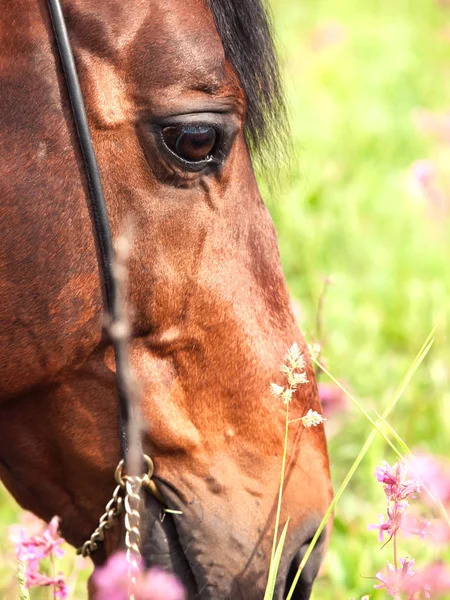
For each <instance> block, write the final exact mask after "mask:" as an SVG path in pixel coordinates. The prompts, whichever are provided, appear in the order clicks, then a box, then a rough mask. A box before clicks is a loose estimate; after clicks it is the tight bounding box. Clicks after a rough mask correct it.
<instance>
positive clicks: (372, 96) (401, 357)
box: [270, 0, 450, 600]
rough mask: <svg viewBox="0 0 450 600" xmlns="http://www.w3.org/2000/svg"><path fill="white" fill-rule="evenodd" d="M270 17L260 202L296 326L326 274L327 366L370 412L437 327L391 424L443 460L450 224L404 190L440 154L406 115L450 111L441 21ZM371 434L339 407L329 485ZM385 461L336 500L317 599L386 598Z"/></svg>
mask: <svg viewBox="0 0 450 600" xmlns="http://www.w3.org/2000/svg"><path fill="white" fill-rule="evenodd" d="M275 14H276V21H277V25H278V31H279V37H280V47H281V51H282V53H283V54H284V56H285V63H286V66H285V71H286V79H287V84H288V95H289V101H290V111H291V116H292V131H293V140H294V141H293V145H294V148H293V157H292V167H291V170H290V173H289V175H288V176H286V177H285V178H283V180H282V181H281V182H280V184H281V185H280V189H281V193H280V194H279V195H277V194H273V196H274V198H273V200H271V202H270V207H271V210H272V214H273V217H274V220H275V223H276V226H277V228H278V231H279V236H280V248H281V255H282V260H283V265H284V269H285V273H286V275H287V278H288V282H289V286H290V289H291V292H292V294H293V296H294V297H295V298H297V299H298V300H299V302H300V304H301V308H302V313H303V317H302V321H301V325H302V328H303V330H304V332H305V334H306V335H307V337H309V338H310V339H313V338H314V337H315V336H316V331H315V320H316V319H315V317H316V311H317V305H318V299H319V295H320V292H321V290H322V287H323V276H328V275H332V276H333V279H334V284H333V285H332V286H331V287H330V288H329V290H328V293H327V296H326V302H325V310H324V313H323V329H324V333H325V335H326V344H325V356H326V359H327V362H328V365H329V368H330V370H331V372H332V373H333V374H334V375H335V376H337V377H338V378H339V379H341V380H343V381H345V382H346V385H347V386H348V387H349V388H350V390H352V392H354V394H355V395H356V396H357V397H358V398H359V399H360V400H362V403H363V405H364V408H365V409H366V410H367V411H368V412H371V414H372V416H373V413H372V411H373V410H374V409H375V410H378V412H380V413H381V412H382V410H383V408H384V407H385V406H386V404H387V402H388V399H389V398H390V397H391V396H392V394H393V391H394V389H395V387H396V386H397V385H398V383H399V382H400V380H401V379H402V377H403V375H404V374H405V372H406V371H407V369H408V367H409V365H410V363H411V362H412V360H413V358H414V356H415V354H416V352H417V351H418V349H419V348H420V346H421V345H422V342H423V340H424V339H425V338H426V336H427V335H428V333H429V331H430V330H431V328H432V327H433V325H435V324H436V323H437V324H438V327H437V334H436V341H435V344H434V346H433V348H432V350H431V352H430V355H429V356H428V357H427V359H426V360H425V363H424V365H423V366H422V367H421V368H420V369H419V371H418V373H417V374H416V376H415V377H414V379H413V381H412V383H411V384H410V385H409V387H408V388H407V390H406V393H405V394H404V396H403V397H402V399H401V400H400V402H399V404H398V406H397V408H396V409H395V411H394V412H393V413H392V415H391V416H390V419H389V422H390V424H391V425H392V426H393V427H394V428H395V429H396V430H397V431H398V433H399V434H400V435H401V437H402V438H403V439H404V440H405V442H406V443H407V444H408V445H409V446H410V447H413V448H414V447H416V448H417V447H419V448H423V449H426V450H429V451H431V452H433V453H438V454H444V455H447V456H448V455H449V454H450V420H449V419H448V416H447V415H448V414H449V413H450V392H449V390H450V386H449V379H450V372H449V367H448V365H449V364H450V347H449V344H448V341H447V336H448V318H449V311H448V298H449V294H448V292H449V287H450V273H449V269H448V266H447V265H448V264H449V259H450V244H449V241H448V240H450V236H449V235H448V234H449V233H450V231H449V229H450V228H449V226H448V223H445V222H444V223H442V222H437V221H435V220H433V219H432V218H430V217H429V215H428V214H427V212H426V210H424V208H425V207H424V206H422V205H420V204H417V203H416V202H414V201H412V199H411V198H410V197H409V196H408V194H407V193H406V186H405V181H406V175H407V172H408V168H409V166H410V165H411V163H412V162H413V161H415V160H417V159H420V158H431V159H436V160H439V157H440V155H441V154H442V150H440V149H439V148H438V146H437V144H436V143H435V142H434V141H432V140H430V139H427V138H426V137H424V135H423V134H422V133H420V132H418V131H417V130H416V127H415V125H414V120H413V117H414V114H415V111H416V110H417V109H418V108H422V107H423V108H428V109H430V110H445V109H448V108H449V107H450V80H449V78H448V76H447V75H446V74H447V73H448V70H449V69H450V41H449V40H448V37H447V40H446V39H445V35H444V33H443V32H444V28H445V25H446V24H447V26H450V12H446V11H443V10H442V9H440V8H439V7H437V6H436V5H435V4H434V3H433V2H431V1H427V0H421V1H418V0H417V1H415V2H413V1H409V2H407V1H405V0H404V1H401V0H399V1H397V2H395V3H393V2H388V1H383V0H379V1H377V2H375V1H370V0H369V1H368V2H364V3H362V2H358V1H357V0H324V1H322V2H319V1H313V2H295V3H294V2H292V1H289V0H277V1H276V2H275ZM328 22H337V23H339V24H340V25H341V26H342V28H343V31H344V34H345V39H344V41H342V42H341V43H339V44H336V45H334V46H329V47H327V48H323V49H322V50H321V51H318V50H317V49H314V48H313V46H312V44H311V39H312V32H313V31H314V30H316V29H317V28H318V27H321V26H323V25H324V24H326V23H328ZM447 36H448V34H447ZM275 196H276V197H275ZM324 380H325V378H324ZM370 429H371V426H370V424H369V423H368V422H367V421H366V420H365V419H364V418H363V417H361V416H360V415H359V414H358V413H357V411H356V410H355V409H351V411H350V414H349V415H346V416H345V419H343V420H342V424H341V429H340V431H339V433H338V434H336V435H335V436H334V437H332V438H331V439H330V440H329V450H330V459H331V468H332V475H333V481H334V483H335V487H336V489H337V488H338V486H339V485H340V483H341V482H342V480H343V479H344V477H345V475H346V473H347V471H348V469H349V467H350V466H351V464H352V462H353V460H354V459H355V458H356V456H357V455H358V453H359V450H360V448H361V446H362V444H363V442H364V440H365V439H366V437H367V435H368V433H369V431H370ZM382 459H387V460H394V456H393V454H392V452H391V451H390V450H389V449H388V448H387V445H386V444H385V443H384V442H383V441H382V440H381V439H380V437H379V436H377V438H376V440H375V442H374V444H373V446H372V448H371V450H370V452H369V454H368V455H367V457H366V458H365V460H364V461H363V463H362V465H361V467H360V469H359V470H358V471H357V473H356V475H355V478H354V479H353V480H352V482H351V484H350V486H349V488H348V489H347V491H346V492H345V494H344V496H343V498H342V500H341V502H340V503H339V504H338V507H337V511H336V518H335V527H334V535H333V539H332V543H331V547H330V550H329V552H328V556H327V560H326V564H325V567H324V575H323V577H322V578H321V579H319V580H318V582H317V585H316V588H315V592H314V598H315V600H331V599H332V598H333V599H334V598H339V599H341V598H343V599H345V598H350V597H352V596H355V597H356V598H359V597H361V595H362V594H364V593H370V594H373V595H372V596H371V597H372V598H374V599H375V598H383V597H386V596H385V595H384V594H383V593H382V592H374V590H373V583H374V582H373V580H370V579H366V578H365V577H370V576H373V575H375V573H376V572H377V571H378V570H380V569H381V568H382V567H383V566H384V564H385V561H386V560H387V559H391V552H390V550H389V548H385V549H384V550H383V551H381V550H380V545H379V544H378V543H377V542H376V539H375V536H374V534H373V532H368V531H367V524H368V523H371V522H377V515H378V513H382V512H384V500H383V492H382V490H381V489H380V486H379V484H377V483H376V482H375V480H374V477H373V472H374V470H375V468H376V466H377V464H378V463H379V462H380V461H381V460H382ZM403 549H404V552H408V553H410V554H412V555H414V556H416V555H417V564H418V566H420V559H422V560H423V561H425V557H427V560H429V559H430V557H431V556H434V555H435V553H434V552H433V551H428V550H427V549H426V548H422V546H421V545H420V544H416V543H414V542H412V541H411V542H410V541H406V542H405V543H404V544H403ZM427 553H428V554H427ZM446 558H447V560H448V559H449V554H448V552H447V555H446Z"/></svg>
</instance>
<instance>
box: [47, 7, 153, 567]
mask: <svg viewBox="0 0 450 600" xmlns="http://www.w3.org/2000/svg"><path fill="white" fill-rule="evenodd" d="M48 6H49V11H50V15H51V20H52V25H53V32H54V35H55V39H56V43H57V46H58V50H59V55H60V58H61V64H62V68H63V71H64V76H65V80H66V85H67V91H68V95H69V99H70V104H71V107H72V115H73V119H74V122H75V126H76V130H77V134H78V140H79V143H80V149H81V153H82V156H83V162H84V167H85V172H86V178H87V182H88V187H89V193H90V197H91V209H92V215H93V220H94V229H95V236H96V241H97V245H98V254H99V261H100V271H101V273H102V276H103V291H104V299H105V304H106V310H107V313H108V315H109V318H110V330H113V329H114V325H115V324H117V323H120V321H121V317H122V311H123V309H122V308H121V306H122V305H121V298H120V290H119V288H118V282H117V279H116V276H115V272H114V260H115V254H114V248H113V241H112V236H111V228H110V225H109V219H108V211H107V209H106V203H105V196H104V193H103V186H102V182H101V178H100V172H99V169H98V163H97V158H96V155H95V151H94V147H93V144H92V138H91V133H90V130H89V124H88V120H87V116H86V109H85V106H84V101H83V93H82V91H81V87H80V82H79V79H78V74H77V68H76V65H75V60H74V57H73V53H72V48H71V45H70V40H69V36H68V33H67V27H66V23H65V19H64V14H63V11H62V8H61V4H60V0H48ZM109 337H110V340H111V343H112V346H113V348H114V356H115V363H116V383H117V392H118V396H119V433H120V446H121V453H122V460H121V461H120V463H119V464H118V466H117V468H116V473H115V479H116V483H117V486H116V488H115V490H114V492H113V495H112V498H111V500H110V501H109V502H108V504H107V505H106V508H105V513H104V514H103V515H102V517H101V518H100V522H99V525H98V527H97V529H96V530H95V531H94V533H93V534H92V536H91V538H90V539H89V540H88V541H86V542H85V543H84V544H83V546H82V547H81V548H79V549H78V553H79V554H82V555H83V556H88V555H90V554H92V552H94V551H95V550H96V549H97V548H98V543H99V542H101V541H103V539H104V534H105V530H107V529H109V528H110V527H111V526H112V525H113V521H114V518H115V517H116V516H118V515H119V514H120V513H121V512H122V510H123V509H124V510H125V530H126V536H125V543H126V546H127V555H128V557H129V559H130V560H129V562H131V554H134V559H136V558H138V557H139V556H140V554H139V541H140V535H139V523H140V514H139V504H140V495H139V494H140V491H141V488H142V487H144V488H145V489H148V490H149V491H150V492H151V493H152V494H153V495H154V496H155V497H156V498H157V500H158V501H159V502H160V503H161V504H162V506H164V499H163V498H162V496H161V494H160V492H159V490H158V488H157V487H156V484H155V482H154V481H152V479H151V477H152V475H153V462H152V460H151V458H150V457H148V456H147V455H145V454H144V453H143V451H142V447H141V442H140V440H136V443H137V444H138V451H139V454H140V457H141V460H140V462H141V467H142V468H144V467H145V470H143V471H142V472H143V474H142V475H138V474H135V473H133V474H124V470H126V467H127V459H128V457H129V433H128V432H129V431H130V430H131V429H130V428H132V427H136V429H135V431H138V428H137V427H138V423H137V420H138V419H137V414H136V410H135V408H134V405H133V402H132V399H131V397H130V391H129V386H128V385H127V373H129V372H130V371H129V368H130V367H129V358H128V344H127V339H125V338H124V337H118V336H115V335H111V333H109ZM134 443H135V440H134V439H133V444H134ZM133 450H134V449H133ZM135 563H136V560H135Z"/></svg>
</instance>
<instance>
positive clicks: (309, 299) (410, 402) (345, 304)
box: [0, 0, 450, 600]
mask: <svg viewBox="0 0 450 600" xmlns="http://www.w3.org/2000/svg"><path fill="white" fill-rule="evenodd" d="M273 7H274V14H275V20H276V28H277V33H278V41H279V49H280V53H281V56H282V59H283V64H284V73H285V79H286V86H287V92H288V99H289V106H290V117H291V127H292V145H293V148H292V153H291V163H290V166H289V169H288V170H286V172H283V173H282V174H281V175H280V176H279V181H277V182H276V185H275V187H273V188H272V191H271V192H267V193H266V196H267V197H268V204H269V207H270V209H271V211H272V214H273V217H274V220H275V224H276V226H277V229H278V232H279V239H280V249H281V255H282V260H283V265H284V268H285V273H286V275H287V279H288V283H289V286H290V289H291V292H292V295H293V297H294V298H295V299H296V300H297V301H298V303H299V312H300V315H299V320H300V323H301V326H302V329H303V330H304V332H305V335H306V337H307V338H308V340H310V341H312V340H316V339H318V338H319V339H320V340H321V341H322V342H323V347H324V359H326V361H327V364H328V366H329V368H330V370H331V372H332V373H333V374H334V375H335V376H336V377H337V378H338V379H339V380H341V381H343V382H345V384H346V385H347V386H348V387H349V389H350V390H351V391H352V392H353V393H354V394H355V395H356V396H357V397H358V398H359V399H360V400H361V401H362V403H363V405H364V407H365V408H366V410H369V411H372V414H373V415H374V414H375V413H374V412H373V411H378V412H382V410H383V409H384V407H385V406H386V404H387V403H388V400H389V399H390V398H391V397H392V395H393V393H394V390H395V388H396V386H397V385H398V384H399V382H400V381H401V379H402V377H403V375H404V374H405V373H406V371H407V369H408V367H409V365H410V364H411V362H412V360H413V358H414V356H415V355H416V353H417V351H418V350H419V348H420V347H421V345H422V343H423V341H424V339H425V338H426V336H427V335H428V333H429V332H430V330H431V328H432V327H433V326H434V325H437V332H436V341H435V344H434V346H433V348H432V350H431V352H430V354H429V356H428V357H427V359H426V360H425V363H424V364H423V365H422V367H421V368H420V370H419V372H418V373H417V374H416V376H415V377H414V379H413V381H412V383H411V384H410V385H409V387H408V388H407V390H406V392H405V394H404V395H403V397H402V399H401V400H400V402H399V405H398V407H397V408H396V410H395V411H394V413H393V414H392V416H391V418H390V424H391V425H392V426H393V427H394V428H395V429H396V430H397V431H398V433H399V434H400V435H401V436H402V437H403V439H404V440H405V442H406V443H407V444H408V445H409V446H410V447H413V448H421V449H423V450H427V451H429V452H432V453H435V454H440V455H446V456H449V455H450V441H449V440H450V386H449V377H450V373H449V365H450V347H449V343H448V337H447V336H448V322H449V321H448V317H449V310H448V298H449V284H450V274H449V269H448V263H449V258H450V237H449V233H450V231H449V229H450V227H449V222H448V212H449V211H450V176H449V175H450V160H449V159H450V116H447V120H445V117H443V116H442V114H441V113H445V112H446V111H448V112H447V115H450V8H449V7H446V6H445V3H443V2H442V3H439V2H436V1H434V0H395V2H393V1H392V0H365V1H364V2H361V1H360V0H323V1H319V0H309V1H307V0H306V1H303V0H274V1H273ZM446 128H447V129H446ZM418 161H420V162H418ZM262 187H263V188H265V186H264V183H263V184H262ZM274 190H275V191H274ZM329 277H331V278H332V284H331V285H329V286H328V288H327V291H326V296H325V301H324V303H323V306H322V311H321V318H320V321H321V331H319V332H318V331H317V327H316V320H317V319H316V317H317V311H318V305H319V297H320V295H321V292H322V290H323V288H324V278H329ZM321 381H322V382H325V381H326V378H325V377H322V378H321ZM327 425H328V427H329V434H330V437H329V449H330V458H331V468H332V474H333V480H334V483H335V486H336V487H337V486H338V485H339V484H340V482H341V481H342V479H343V478H344V476H345V474H346V472H347V470H348V468H349V467H350V465H351V463H352V462H353V460H354V458H355V457H356V456H357V454H358V452H359V450H360V448H361V446H362V444H363V442H364V440H365V439H366V437H367V435H368V434H369V432H370V425H369V423H367V422H366V421H365V420H364V418H362V417H360V416H359V414H358V413H357V411H356V410H355V409H354V408H353V407H350V408H349V409H348V410H347V411H346V412H341V413H335V414H333V415H331V416H330V417H329V421H328V423H327ZM383 459H386V460H388V461H391V462H393V460H394V457H393V456H392V454H391V452H390V451H389V450H388V449H387V448H386V445H385V444H384V443H383V442H382V441H380V440H379V439H377V440H376V442H375V443H374V445H373V447H372V449H371V451H370V453H369V455H368V456H367V457H366V459H365V460H364V462H363V463H362V465H361V468H360V469H359V471H358V472H357V474H356V476H355V478H354V480H353V481H352V483H351V485H350V487H349V489H348V490H347V491H346V493H345V494H344V497H343V498H342V501H341V502H340V504H339V505H338V508H337V511H336V517H335V527H334V534H333V538H332V542H331V547H330V549H329V552H328V555H327V559H326V563H325V566H324V569H323V575H322V577H321V578H320V579H319V580H318V581H317V584H316V586H315V591H314V600H331V599H336V598H338V599H350V598H351V597H354V598H355V599H356V598H357V599H359V598H361V596H362V595H363V594H371V598H373V599H379V598H385V597H386V595H385V594H384V593H383V592H381V591H374V590H373V584H374V580H373V579H372V578H373V577H374V575H375V573H377V571H380V570H381V569H382V568H383V566H384V565H385V562H386V560H388V559H391V560H392V551H391V549H390V548H389V547H386V548H384V549H383V550H381V544H379V543H377V541H376V533H374V532H369V531H368V530H367V526H368V524H369V523H377V522H378V514H381V513H384V512H385V503H384V494H383V492H382V490H381V488H380V485H379V484H377V483H376V482H375V480H374V476H373V473H374V470H375V468H376V466H377V465H378V464H379V463H380V462H381V460H383ZM18 520H19V511H18V509H17V507H16V506H15V505H14V504H13V502H12V501H11V500H10V499H9V498H8V496H7V494H6V493H5V492H2V491H0V553H1V554H0V561H1V562H0V597H1V598H2V599H3V598H4V599H8V600H9V599H10V598H11V599H13V598H14V600H15V599H16V598H17V597H18V596H17V592H16V591H15V590H14V585H15V583H14V580H13V573H14V567H15V565H14V553H13V549H12V548H11V545H10V543H9V541H8V527H9V525H11V524H12V523H15V522H18ZM400 552H401V554H402V555H403V554H410V555H412V556H414V557H415V558H416V565H417V566H418V567H420V565H421V564H425V563H426V562H429V561H431V560H433V559H436V558H444V559H447V560H450V553H449V550H448V548H445V547H436V546H433V547H432V546H429V545H428V544H422V543H421V542H420V541H417V540H412V539H404V540H402V542H401V546H400ZM72 566H73V556H72V555H71V556H70V557H69V558H68V559H67V561H66V563H65V565H64V568H65V570H66V571H70V569H71V568H72ZM84 579H85V577H81V578H79V586H78V589H79V591H78V592H76V594H75V595H74V596H73V597H74V598H77V599H80V600H81V599H83V598H85V597H86V596H85V592H84V591H83V589H84V588H83V585H84V584H83V581H84ZM8 590H9V591H8ZM47 597H49V596H48V594H47V592H46V591H44V592H39V591H37V592H33V594H32V598H36V599H37V598H47Z"/></svg>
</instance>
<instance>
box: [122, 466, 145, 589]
mask: <svg viewBox="0 0 450 600" xmlns="http://www.w3.org/2000/svg"><path fill="white" fill-rule="evenodd" d="M124 479H125V500H124V509H125V519H124V521H125V546H126V548H127V552H126V558H127V562H128V581H129V586H130V587H129V599H130V600H134V592H135V589H136V577H137V576H138V574H139V572H140V570H141V550H140V544H141V532H140V524H141V514H140V511H139V508H140V505H141V496H140V491H141V488H142V483H143V478H142V477H138V476H134V477H130V476H127V477H124Z"/></svg>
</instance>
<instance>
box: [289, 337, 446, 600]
mask: <svg viewBox="0 0 450 600" xmlns="http://www.w3.org/2000/svg"><path fill="white" fill-rule="evenodd" d="M434 331H435V327H434V328H433V329H432V331H431V333H430V334H429V335H428V337H427V339H426V340H425V342H424V344H423V345H422V348H421V349H420V350H419V352H418V354H417V355H416V357H415V359H414V360H413V362H412V364H411V366H410V367H409V369H408V371H407V372H406V375H405V376H404V378H403V380H402V382H401V384H400V386H399V387H398V388H397V391H396V392H395V394H394V396H393V398H392V400H391V401H390V402H389V404H388V405H387V407H386V408H385V410H384V411H383V413H382V416H381V419H382V420H383V421H384V420H386V418H387V417H388V416H389V414H390V412H391V411H392V410H393V409H394V407H395V405H396V404H397V402H398V400H399V399H400V397H401V396H402V394H403V392H404V391H405V389H406V387H407V385H408V383H409V382H410V381H411V379H412V377H413V375H414V373H415V372H416V371H417V369H418V368H419V366H420V365H421V364H422V362H423V360H424V358H425V357H426V355H427V354H428V352H429V351H430V348H431V346H432V345H433V342H434V337H433V334H434ZM325 372H326V371H325ZM333 381H336V380H335V379H334V377H333ZM339 387H340V389H341V390H343V391H344V393H346V391H345V390H344V388H343V387H342V386H341V385H340V384H339ZM358 404H359V403H357V404H356V405H357V406H358ZM377 432H379V433H382V435H383V437H384V438H385V439H387V437H386V435H385V434H384V432H381V431H380V429H379V428H378V427H374V429H372V431H371V432H370V434H369V436H368V438H367V440H366V441H365V443H364V445H363V447H362V448H361V450H360V452H359V454H358V456H357V457H356V459H355V461H354V463H353V464H352V466H351V467H350V469H349V471H348V473H347V475H346V476H345V478H344V481H343V482H342V484H341V485H340V487H339V490H338V491H337V493H336V494H335V496H334V498H333V500H332V502H331V504H330V506H329V507H328V510H327V512H326V513H325V515H324V517H323V519H322V521H321V523H320V525H319V527H318V528H317V531H316V533H315V534H314V537H313V538H312V540H311V543H310V544H309V546H308V550H307V551H306V553H305V555H304V557H303V559H302V560H301V562H300V565H299V567H298V569H297V573H296V574H295V577H294V580H293V582H292V585H291V589H290V590H289V593H288V595H287V597H286V600H292V595H293V593H294V590H295V587H296V585H297V583H298V580H299V578H300V575H301V573H302V571H303V569H304V567H305V565H306V563H307V561H308V559H309V557H310V556H311V553H312V551H313V550H314V547H315V545H316V543H317V540H318V539H319V537H320V534H321V533H322V531H323V530H324V529H325V526H326V524H327V522H328V519H329V518H330V516H331V514H332V512H333V510H334V508H335V506H336V504H337V503H338V502H339V500H340V498H341V496H342V494H343V493H344V491H345V489H346V487H347V486H348V484H349V483H350V480H351V478H352V477H353V475H354V474H355V472H356V470H357V468H358V467H359V465H360V463H361V461H362V460H363V458H364V456H365V455H366V454H367V451H368V450H369V448H370V446H371V445H372V442H373V440H374V439H375V437H376V434H377ZM390 445H391V446H392V444H390ZM405 445H406V444H405ZM394 449H395V447H394ZM395 452H396V454H397V455H398V456H399V457H400V458H403V455H402V453H401V452H400V451H398V450H397V449H395Z"/></svg>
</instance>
